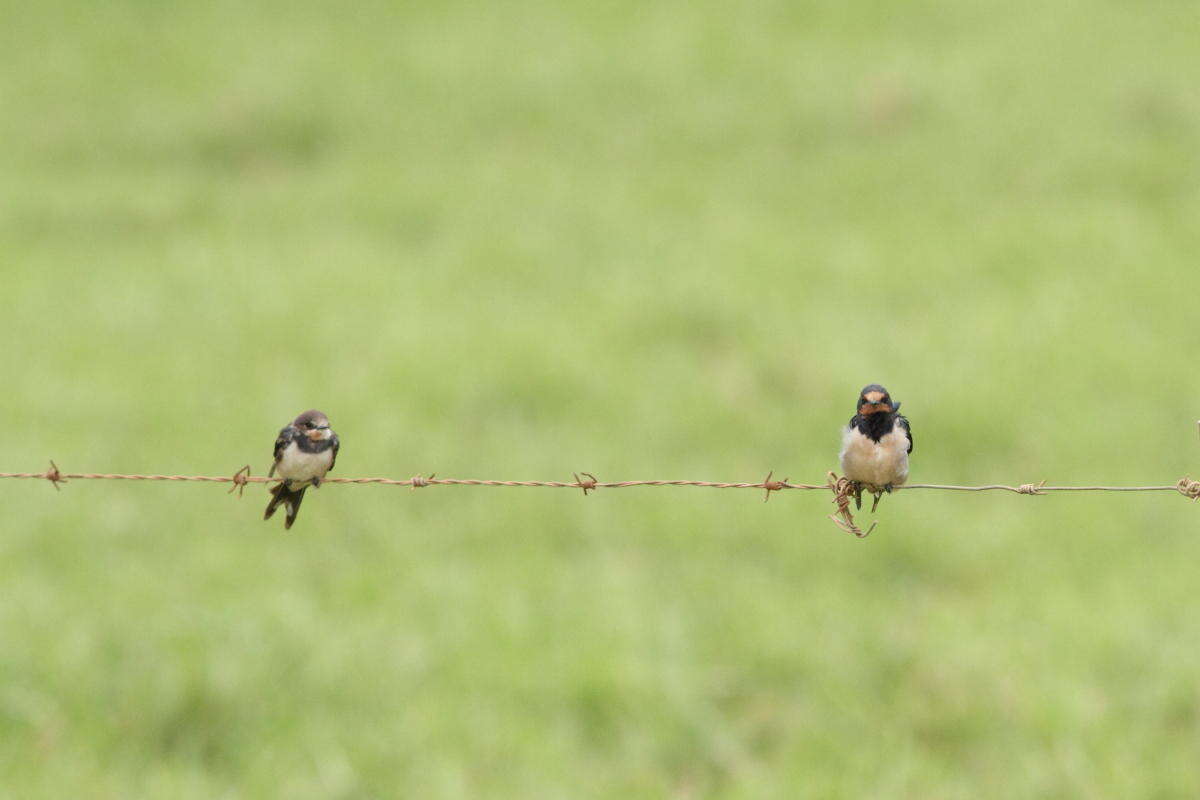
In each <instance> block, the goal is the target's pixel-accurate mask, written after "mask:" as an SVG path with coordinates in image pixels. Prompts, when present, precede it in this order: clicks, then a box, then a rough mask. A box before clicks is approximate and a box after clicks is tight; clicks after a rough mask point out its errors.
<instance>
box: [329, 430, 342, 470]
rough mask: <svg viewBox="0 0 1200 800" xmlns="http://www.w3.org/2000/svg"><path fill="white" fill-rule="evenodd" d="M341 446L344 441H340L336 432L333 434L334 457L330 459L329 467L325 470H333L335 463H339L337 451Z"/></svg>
mask: <svg viewBox="0 0 1200 800" xmlns="http://www.w3.org/2000/svg"><path fill="white" fill-rule="evenodd" d="M341 446H342V443H341V441H340V440H339V439H338V438H337V434H336V433H335V434H334V435H333V445H332V449H333V458H332V459H330V461H329V469H327V470H325V471H326V472H333V465H334V464H336V463H337V451H338V448H339V447H341Z"/></svg>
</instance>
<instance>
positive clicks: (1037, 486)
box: [0, 461, 1200, 538]
mask: <svg viewBox="0 0 1200 800" xmlns="http://www.w3.org/2000/svg"><path fill="white" fill-rule="evenodd" d="M250 473H251V470H250V465H249V464H247V465H246V466H244V467H242V468H241V469H240V470H238V471H237V472H235V473H234V474H232V475H137V474H124V473H111V472H62V471H61V470H59V468H58V465H57V464H55V463H54V462H53V461H51V462H50V469H48V470H45V471H44V472H0V478H14V479H32V480H45V481H49V482H50V483H51V484H52V485H53V486H54V488H55V490H58V489H59V485H60V484H63V483H67V482H68V481H73V480H102V481H180V482H193V483H230V484H233V485H232V486H231V487H230V489H229V493H230V494H232V493H233V492H234V491H236V492H237V493H238V496H239V497H240V496H241V495H242V492H243V491H244V490H245V488H246V485H247V484H251V483H279V482H280V481H281V480H282V479H281V478H275V477H267V476H263V475H252V474H250ZM572 474H573V476H574V478H575V480H574V481H504V480H483V479H476V478H438V477H437V476H436V475H430V476H429V477H425V476H422V475H414V476H413V477H411V478H407V479H396V478H341V477H327V478H325V479H324V480H322V481H321V485H325V484H327V483H332V484H370V483H374V484H380V485H384V486H408V487H409V488H410V489H419V488H425V487H428V486H507V487H531V488H546V489H581V490H582V491H583V493H584V495H587V494H588V493H589V492H592V491H595V490H597V489H627V488H631V487H634V486H695V487H703V488H709V489H761V490H763V492H764V494H763V502H766V501H767V500H770V499H771V492H778V491H784V490H788V489H795V490H802V491H803V490H820V489H824V490H829V491H832V492H833V495H834V497H833V502H834V504H835V505H837V511H836V512H835V513H834V514H831V515H830V517H829V518H830V519H832V520H833V521H834V523H835V524H836V525H837V526H838V527H839V528H841V529H842V530H844V531H846V532H847V533H851V534H853V535H855V536H857V537H859V538H865V537H866V536H867V535H869V534H870V533H871V531H873V530H874V529H875V524H876V523H872V524H871V527H870V528H868V529H867V530H865V531H864V530H862V529H861V528H859V527H858V526H857V525H856V524H855V522H854V516H853V514H852V513H851V511H850V501H851V500H855V501H856V503H858V501H859V500H860V498H861V493H862V491H863V490H864V489H865V490H867V491H869V492H872V493H874V494H875V495H876V497H875V503H876V504H878V502H879V494H880V492H881V490H880V489H879V488H878V487H871V486H865V485H860V484H858V483H855V482H854V481H852V480H850V479H849V478H846V477H844V476H842V477H839V476H838V475H837V474H835V473H834V472H829V473H828V475H827V476H826V482H825V483H792V482H791V478H784V479H783V480H781V481H778V480H773V477H774V475H775V473H774V472H773V471H772V472H770V473H768V474H767V477H766V478H764V479H763V480H761V481H757V482H753V483H744V482H737V483H726V482H719V481H696V480H634V481H611V482H609V481H601V480H599V479H597V478H596V476H595V475H592V474H591V473H589V472H582V473H572ZM913 489H933V490H940V491H948V492H989V491H1003V492H1013V493H1015V494H1027V495H1042V494H1047V493H1049V492H1178V493H1179V494H1182V495H1183V496H1184V497H1186V498H1188V499H1190V500H1200V481H1196V480H1192V479H1191V477H1189V476H1184V477H1183V478H1180V479H1179V480H1178V481H1177V482H1176V483H1173V484H1164V485H1160V486H1047V485H1046V482H1045V481H1044V480H1043V481H1040V482H1038V483H1023V484H1020V485H1017V486H1008V485H1004V484H995V483H993V484H985V485H981V486H956V485H950V484H938V483H913V484H908V485H905V486H895V487H892V489H891V490H890V491H894V492H899V491H909V490H913ZM871 510H872V511H874V510H875V506H874V505H872V507H871Z"/></svg>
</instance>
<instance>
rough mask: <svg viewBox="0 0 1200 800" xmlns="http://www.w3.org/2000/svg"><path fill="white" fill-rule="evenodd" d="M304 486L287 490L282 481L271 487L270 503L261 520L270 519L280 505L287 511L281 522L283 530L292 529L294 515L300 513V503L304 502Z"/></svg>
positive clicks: (285, 483) (305, 487)
mask: <svg viewBox="0 0 1200 800" xmlns="http://www.w3.org/2000/svg"><path fill="white" fill-rule="evenodd" d="M307 488H308V487H307V486H304V487H302V488H300V489H289V488H288V485H287V481H283V482H281V483H278V484H276V485H274V486H272V487H271V502H269V503H267V510H266V512H265V513H264V514H263V519H270V518H271V515H272V514H274V513H275V509H277V508H279V506H280V505H281V504H282V505H283V506H284V508H285V509H286V510H287V518H286V519H284V521H283V527H284V529H285V530H287V529H288V528H291V527H292V523H293V522H295V521H296V515H297V514H298V513H300V502H301V501H302V500H304V490H305V489H307Z"/></svg>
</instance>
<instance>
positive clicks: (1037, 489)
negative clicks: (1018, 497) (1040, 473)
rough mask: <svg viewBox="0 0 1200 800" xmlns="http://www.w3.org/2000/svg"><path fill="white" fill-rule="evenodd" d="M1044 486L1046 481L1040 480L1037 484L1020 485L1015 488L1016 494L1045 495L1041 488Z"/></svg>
mask: <svg viewBox="0 0 1200 800" xmlns="http://www.w3.org/2000/svg"><path fill="white" fill-rule="evenodd" d="M1045 485H1046V481H1044V480H1042V481H1039V482H1038V483H1022V484H1021V485H1020V487H1018V488H1017V494H1045V492H1043V491H1042V487H1043V486H1045Z"/></svg>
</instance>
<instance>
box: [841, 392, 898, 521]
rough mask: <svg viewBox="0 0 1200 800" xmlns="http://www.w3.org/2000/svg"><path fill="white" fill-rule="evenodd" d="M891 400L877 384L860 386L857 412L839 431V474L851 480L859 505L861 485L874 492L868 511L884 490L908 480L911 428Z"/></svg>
mask: <svg viewBox="0 0 1200 800" xmlns="http://www.w3.org/2000/svg"><path fill="white" fill-rule="evenodd" d="M899 411H900V404H899V403H893V402H892V397H891V395H889V394H888V390H887V389H885V388H883V387H882V386H880V385H879V384H878V383H872V384H871V385H869V386H865V387H863V390H862V391H861V392H860V393H859V395H858V413H857V414H855V415H854V416H853V417H851V418H850V424H849V425H847V426H846V429H845V430H844V431H843V432H842V452H841V456H840V458H841V462H842V473H843V474H844V475H845V476H846V477H847V478H849V479H850V480H852V481H854V482H855V483H856V484H857V485H858V486H857V491H856V493H855V496H854V500H855V503H856V505H857V507H858V508H862V490H863V489H864V488H866V489H867V491H869V492H871V494H873V495H875V502H874V504H872V506H871V510H872V511H874V510H875V506H877V505H879V498H880V496H881V495H882V494H883V493H884V492H891V491H892V487H893V486H899V485H900V484H902V483H904V481H906V480H907V479H908V454H909V453H911V452H912V449H913V439H912V430H911V429H910V428H909V426H908V420H907V419H905V418H904V417H903V416H901V415H900V414H899V413H898V412H899Z"/></svg>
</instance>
